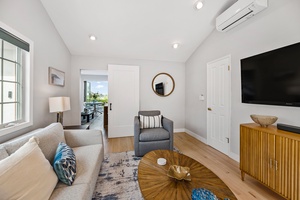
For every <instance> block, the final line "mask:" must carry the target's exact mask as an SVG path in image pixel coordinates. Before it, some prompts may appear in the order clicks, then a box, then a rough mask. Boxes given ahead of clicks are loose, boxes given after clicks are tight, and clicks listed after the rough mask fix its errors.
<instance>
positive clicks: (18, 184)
mask: <svg viewBox="0 0 300 200" xmlns="http://www.w3.org/2000/svg"><path fill="white" fill-rule="evenodd" d="M57 181H58V179H57V177H56V175H55V173H54V171H53V168H52V166H51V165H50V163H49V161H48V160H47V159H46V158H45V156H44V154H43V153H42V151H41V149H40V148H39V146H38V139H37V138H35V137H32V138H30V139H29V141H28V142H27V143H25V144H24V145H23V146H22V147H21V148H20V149H18V150H17V151H16V152H15V153H13V154H11V155H10V156H9V157H7V158H5V159H3V160H1V161H0V194H1V199H49V197H50V195H51V193H52V192H53V189H54V188H55V186H56V184H57Z"/></svg>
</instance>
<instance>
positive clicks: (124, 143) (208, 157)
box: [103, 131, 284, 200]
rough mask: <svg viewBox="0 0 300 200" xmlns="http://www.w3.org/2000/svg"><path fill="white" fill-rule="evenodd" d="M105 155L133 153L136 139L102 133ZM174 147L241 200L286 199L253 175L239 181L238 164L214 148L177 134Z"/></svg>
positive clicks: (184, 134)
mask: <svg viewBox="0 0 300 200" xmlns="http://www.w3.org/2000/svg"><path fill="white" fill-rule="evenodd" d="M103 136H104V137H103V138H104V149H105V153H115V152H122V151H133V150H134V144H133V137H124V138H111V139H108V138H107V134H106V132H105V131H104V132H103ZM174 137H175V138H174V146H175V147H177V148H178V149H179V150H180V151H181V152H182V153H183V154H185V155H187V156H189V157H191V158H193V159H195V160H197V161H198V162H200V163H202V164H203V165H205V166H206V167H207V168H209V169H210V170H212V171H213V172H214V173H215V174H216V175H218V176H219V177H220V178H221V179H222V180H223V181H224V182H225V183H226V184H227V185H228V187H229V188H230V189H231V190H232V192H234V194H235V195H236V197H237V198H238V199H240V200H248V199H249V200H257V199H259V200H273V199H274V200H275V199H276V200H277V199H278V200H281V199H284V198H282V197H280V196H279V195H277V194H276V193H274V192H273V191H271V190H270V189H268V188H267V187H265V186H264V185H262V184H260V183H259V182H258V181H256V180H255V179H253V178H251V177H250V176H247V175H246V177H245V181H242V180H241V178H240V170H239V164H238V163H237V162H236V161H234V160H232V159H231V158H229V157H228V156H226V155H224V154H222V153H220V152H219V151H217V150H215V149H213V148H212V147H210V146H208V145H206V144H204V143H202V142H200V141H199V140H197V139H195V138H193V137H191V136H190V135H188V134H186V133H175V134H174Z"/></svg>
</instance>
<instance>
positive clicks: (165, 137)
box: [134, 110, 173, 156]
mask: <svg viewBox="0 0 300 200" xmlns="http://www.w3.org/2000/svg"><path fill="white" fill-rule="evenodd" d="M140 115H144V116H155V115H160V111H159V110H153V111H139V113H138V116H135V117H134V152H135V156H143V155H145V154H146V153H148V152H150V151H153V150H157V149H167V150H173V121H171V120H169V119H167V118H166V117H162V127H161V128H145V129H141V128H140V119H139V116H140Z"/></svg>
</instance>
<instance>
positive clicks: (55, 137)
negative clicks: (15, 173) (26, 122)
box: [3, 123, 66, 163]
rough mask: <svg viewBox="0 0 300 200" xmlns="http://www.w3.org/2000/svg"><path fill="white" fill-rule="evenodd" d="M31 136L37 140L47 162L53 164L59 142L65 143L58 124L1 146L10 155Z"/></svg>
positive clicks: (60, 126) (62, 132)
mask: <svg viewBox="0 0 300 200" xmlns="http://www.w3.org/2000/svg"><path fill="white" fill-rule="evenodd" d="M33 135H34V136H35V137H36V138H38V139H39V141H40V143H39V147H40V148H41V150H42V152H43V153H44V155H45V157H46V158H47V160H49V162H50V163H53V160H54V156H55V152H56V148H57V145H58V144H59V143H60V142H64V143H66V141H65V137H64V131H63V127H62V125H61V124H60V123H52V124H50V125H49V126H47V127H45V128H41V129H38V130H37V131H33V132H31V133H29V134H25V135H22V136H20V137H18V138H15V139H13V140H12V141H8V142H6V143H4V144H3V145H4V147H5V149H6V151H7V153H8V154H9V155H11V154H12V153H14V152H15V151H16V150H17V149H19V148H20V147H21V146H22V145H23V144H25V143H26V142H27V141H28V140H29V138H31V137H32V136H33Z"/></svg>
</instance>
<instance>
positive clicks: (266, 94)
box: [241, 43, 300, 107]
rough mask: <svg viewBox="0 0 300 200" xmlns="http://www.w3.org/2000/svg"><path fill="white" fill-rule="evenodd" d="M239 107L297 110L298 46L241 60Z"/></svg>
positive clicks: (299, 81) (299, 97) (299, 82)
mask: <svg viewBox="0 0 300 200" xmlns="http://www.w3.org/2000/svg"><path fill="white" fill-rule="evenodd" d="M241 82H242V103H250V104H267V105H281V106H296V107H300V43H296V44H293V45H289V46H286V47H282V48H279V49H275V50H272V51H269V52H265V53H262V54H259V55H255V56H252V57H249V58H244V59H242V60H241Z"/></svg>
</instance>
